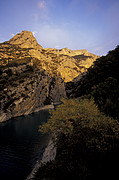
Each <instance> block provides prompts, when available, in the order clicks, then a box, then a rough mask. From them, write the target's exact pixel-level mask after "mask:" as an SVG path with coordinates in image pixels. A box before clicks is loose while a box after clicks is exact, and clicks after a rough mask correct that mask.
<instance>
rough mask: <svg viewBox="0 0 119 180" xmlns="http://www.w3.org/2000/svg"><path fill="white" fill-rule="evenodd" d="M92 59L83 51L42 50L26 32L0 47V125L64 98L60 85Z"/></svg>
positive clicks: (71, 78)
mask: <svg viewBox="0 0 119 180" xmlns="http://www.w3.org/2000/svg"><path fill="white" fill-rule="evenodd" d="M96 58H97V56H96V55H94V54H91V53H89V52H88V51H87V50H85V49H84V50H75V51H72V50H70V49H68V48H63V49H60V50H58V49H51V48H47V49H44V48H42V46H41V45H39V44H38V42H37V40H36V39H35V37H34V36H33V34H32V32H29V31H22V32H21V33H19V34H17V35H15V36H14V37H13V38H12V39H10V40H9V41H7V42H4V43H1V44H0V121H4V120H7V119H10V118H11V117H16V116H20V115H27V114H29V113H32V112H35V111H38V110H39V109H40V108H41V107H43V106H44V105H48V104H51V103H52V102H53V103H54V102H58V101H59V100H60V98H62V97H66V92H65V85H64V82H65V83H66V82H69V81H72V80H73V79H74V78H76V77H77V76H79V75H80V74H82V73H83V72H86V70H87V68H88V67H89V66H90V65H92V64H93V62H94V61H95V60H96Z"/></svg>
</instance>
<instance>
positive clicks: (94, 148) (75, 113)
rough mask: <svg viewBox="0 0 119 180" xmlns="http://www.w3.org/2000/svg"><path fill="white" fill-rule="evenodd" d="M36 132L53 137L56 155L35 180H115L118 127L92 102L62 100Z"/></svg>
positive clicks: (115, 122)
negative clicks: (44, 179) (55, 138)
mask: <svg viewBox="0 0 119 180" xmlns="http://www.w3.org/2000/svg"><path fill="white" fill-rule="evenodd" d="M40 131H41V132H43V133H44V132H50V133H55V134H57V141H56V146H57V155H56V158H55V160H54V161H53V162H49V163H47V164H46V165H43V166H42V167H41V168H40V169H39V171H38V173H37V174H36V179H43V178H46V179H47V178H48V179H72V180H73V179H81V180H84V179H89V178H92V179H101V178H109V177H110V178H114V177H117V175H118V171H117V169H118V167H117V163H118V160H119V156H118V150H119V123H118V121H116V120H114V119H112V118H110V117H106V116H105V115H104V114H102V113H101V112H100V111H99V109H98V107H97V106H96V105H95V104H94V101H93V100H92V99H91V100H88V99H81V100H80V101H78V100H76V99H70V100H63V103H62V104H61V105H59V106H58V107H57V108H56V110H53V111H51V117H50V119H49V120H48V122H47V123H46V124H43V125H42V126H41V127H40Z"/></svg>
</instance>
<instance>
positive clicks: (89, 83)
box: [67, 46, 119, 119]
mask: <svg viewBox="0 0 119 180" xmlns="http://www.w3.org/2000/svg"><path fill="white" fill-rule="evenodd" d="M67 89H70V90H71V92H70V93H69V94H68V95H69V97H71V96H72V97H81V96H85V95H88V96H93V97H94V100H95V103H96V104H97V105H98V107H99V108H100V110H101V111H103V112H104V113H106V114H107V115H110V116H111V117H114V118H117V119H119V46H117V48H116V49H115V50H113V51H110V52H109V53H108V54H107V55H106V56H103V57H101V58H99V59H97V60H96V61H95V62H94V64H93V66H91V67H90V68H89V69H88V71H87V73H86V75H84V76H83V78H82V79H81V80H80V81H77V82H76V83H69V84H67ZM72 89H73V90H72Z"/></svg>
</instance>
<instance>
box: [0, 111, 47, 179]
mask: <svg viewBox="0 0 119 180" xmlns="http://www.w3.org/2000/svg"><path fill="white" fill-rule="evenodd" d="M48 117H49V112H48V110H43V111H40V112H38V113H34V114H31V115H28V116H22V117H17V118H14V119H11V120H10V121H8V122H5V123H1V124H0V180H25V179H26V177H27V176H28V175H29V173H30V172H31V170H32V169H33V167H34V165H35V163H36V161H37V160H38V159H41V158H42V155H43V152H44V149H45V147H46V145H47V143H48V136H46V135H42V134H40V133H39V132H38V127H39V125H40V124H41V123H42V122H46V121H47V119H48Z"/></svg>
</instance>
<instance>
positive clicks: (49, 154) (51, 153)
mask: <svg viewBox="0 0 119 180" xmlns="http://www.w3.org/2000/svg"><path fill="white" fill-rule="evenodd" d="M56 150H57V149H56V147H55V146H54V142H53V137H51V138H49V142H48V144H47V146H46V148H45V150H44V153H43V156H42V159H41V160H37V162H36V164H35V166H34V167H33V169H32V171H31V173H30V174H29V175H28V176H27V178H26V179H25V180H34V178H35V175H36V173H37V172H38V170H39V168H40V167H41V166H42V164H46V163H47V162H50V161H53V160H54V159H55V157H56Z"/></svg>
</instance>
